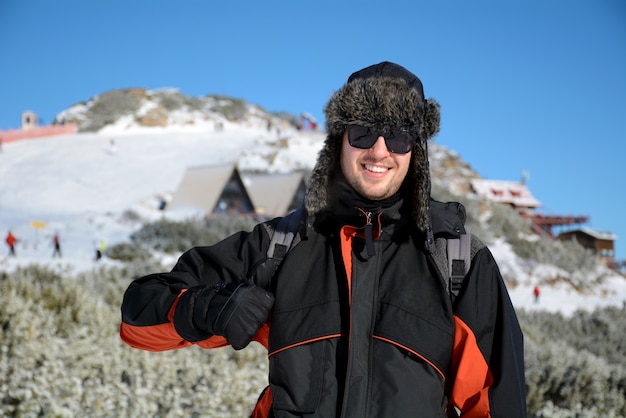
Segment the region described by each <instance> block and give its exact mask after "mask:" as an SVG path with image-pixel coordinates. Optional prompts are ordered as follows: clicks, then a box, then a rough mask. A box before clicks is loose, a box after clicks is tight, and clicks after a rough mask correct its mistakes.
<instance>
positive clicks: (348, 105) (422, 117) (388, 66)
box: [306, 62, 440, 231]
mask: <svg viewBox="0 0 626 418" xmlns="http://www.w3.org/2000/svg"><path fill="white" fill-rule="evenodd" d="M324 113H325V116H326V132H327V137H326V140H325V142H324V146H323V148H322V150H321V151H320V153H319V156H318V159H317V163H316V165H315V167H314V168H313V172H312V174H311V178H310V180H309V185H308V191H307V197H306V209H307V212H308V213H310V214H316V213H320V212H324V211H327V210H329V208H328V206H327V205H328V188H329V182H330V180H331V179H332V178H333V177H334V174H335V173H336V172H337V170H341V168H340V151H341V141H342V138H343V133H344V131H345V128H346V125H361V126H367V127H372V128H383V129H389V128H395V127H403V128H406V129H408V130H410V131H412V132H415V133H416V135H417V141H416V142H415V144H414V145H413V151H412V156H411V159H412V161H411V168H410V170H409V173H408V174H407V177H406V179H405V185H406V186H408V188H405V189H407V190H412V194H411V196H405V200H407V197H408V198H409V199H410V202H411V205H412V208H413V209H412V213H413V218H414V221H415V224H416V226H417V228H418V229H419V230H421V231H426V230H427V228H428V225H429V224H430V218H429V208H428V206H429V200H430V170H429V166H428V147H427V144H426V141H427V140H428V139H430V138H432V137H433V136H435V135H436V134H437V132H438V131H439V119H440V116H439V104H438V103H437V102H436V101H434V100H433V99H425V98H424V90H423V87H422V82H421V81H420V79H419V78H417V76H415V75H414V74H413V73H411V72H409V71H408V70H406V69H405V68H403V67H401V66H400V65H398V64H394V63H391V62H381V63H379V64H375V65H372V66H370V67H367V68H364V69H362V70H359V71H357V72H355V73H353V74H352V75H350V77H349V78H348V81H347V83H346V84H344V85H343V86H342V87H341V88H340V89H339V90H338V91H336V92H335V93H334V94H333V95H332V96H331V98H330V99H329V101H328V103H327V104H326V106H325V108H324Z"/></svg>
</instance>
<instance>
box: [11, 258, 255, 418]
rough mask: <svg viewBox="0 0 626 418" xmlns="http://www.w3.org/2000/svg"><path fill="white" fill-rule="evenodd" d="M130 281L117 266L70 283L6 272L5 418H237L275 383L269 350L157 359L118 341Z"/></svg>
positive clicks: (31, 270) (193, 351)
mask: <svg viewBox="0 0 626 418" xmlns="http://www.w3.org/2000/svg"><path fill="white" fill-rule="evenodd" d="M130 281H131V278H130V277H126V276H124V273H123V271H121V270H120V271H118V270H116V269H111V268H103V269H98V270H94V271H93V272H91V273H90V274H88V275H87V274H84V275H79V276H78V277H66V276H62V275H60V274H58V273H57V272H54V271H52V270H49V269H47V268H43V267H39V266H32V267H28V268H20V269H17V270H16V271H14V272H11V273H6V272H5V273H0V325H1V326H0V394H1V398H0V416H14V417H35V416H42V417H79V416H81V417H82V416H89V417H112V416H115V417H149V416H163V417H190V416H214V417H235V416H241V417H243V416H246V415H248V414H249V413H250V411H251V409H252V407H253V406H254V403H255V402H256V399H257V397H258V394H259V393H260V391H261V390H262V389H263V387H265V386H266V385H267V352H266V351H265V349H264V348H262V347H261V346H260V345H258V344H256V343H253V344H252V345H251V346H249V347H248V348H247V349H246V350H243V351H240V352H235V351H234V350H232V349H231V348H222V349H216V350H210V351H207V350H202V349H199V348H198V347H190V348H187V349H184V350H178V351H169V352H163V353H151V352H146V351H141V350H136V349H133V348H131V347H129V346H127V345H125V344H124V343H122V342H121V340H120V338H119V324H120V310H119V308H120V304H121V299H122V295H123V292H124V290H125V288H126V287H127V285H128V283H130Z"/></svg>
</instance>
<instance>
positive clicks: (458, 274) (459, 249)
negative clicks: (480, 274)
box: [447, 225, 472, 302]
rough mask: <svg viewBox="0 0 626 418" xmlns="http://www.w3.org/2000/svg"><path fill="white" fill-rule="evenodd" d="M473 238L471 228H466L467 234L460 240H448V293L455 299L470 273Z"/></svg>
mask: <svg viewBox="0 0 626 418" xmlns="http://www.w3.org/2000/svg"><path fill="white" fill-rule="evenodd" d="M471 241H472V238H471V233H470V230H469V227H468V226H467V225H466V226H465V234H462V235H461V236H460V237H459V238H448V239H447V244H448V245H447V248H448V250H447V251H448V254H447V255H448V291H449V292H450V297H451V298H452V301H453V302H454V299H455V298H456V297H457V296H458V295H459V292H460V291H461V288H462V287H463V281H464V280H465V276H466V275H467V272H468V271H469V268H470V264H471V262H472V258H471V247H472V243H471Z"/></svg>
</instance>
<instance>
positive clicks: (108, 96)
mask: <svg viewBox="0 0 626 418" xmlns="http://www.w3.org/2000/svg"><path fill="white" fill-rule="evenodd" d="M140 106H141V97H139V95H138V94H137V90H132V89H129V90H111V91H108V92H106V93H103V94H101V95H99V96H96V97H95V98H94V103H93V105H92V106H91V108H90V110H89V118H88V119H87V122H85V123H84V124H83V125H81V126H80V127H79V130H80V131H81V132H97V131H99V130H100V129H101V128H103V127H104V126H106V125H108V124H110V123H113V122H115V121H116V120H117V119H118V118H119V117H120V116H124V115H127V114H132V113H134V112H136V111H137V110H139V107H140Z"/></svg>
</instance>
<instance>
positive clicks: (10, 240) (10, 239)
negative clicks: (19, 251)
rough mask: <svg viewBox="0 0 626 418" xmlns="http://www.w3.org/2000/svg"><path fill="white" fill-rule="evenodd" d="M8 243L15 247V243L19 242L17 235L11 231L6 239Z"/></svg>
mask: <svg viewBox="0 0 626 418" xmlns="http://www.w3.org/2000/svg"><path fill="white" fill-rule="evenodd" d="M5 241H6V243H7V245H8V246H9V247H13V246H14V245H15V243H16V242H17V239H16V238H15V235H13V234H11V233H9V234H8V235H7V237H6V239H5Z"/></svg>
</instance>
